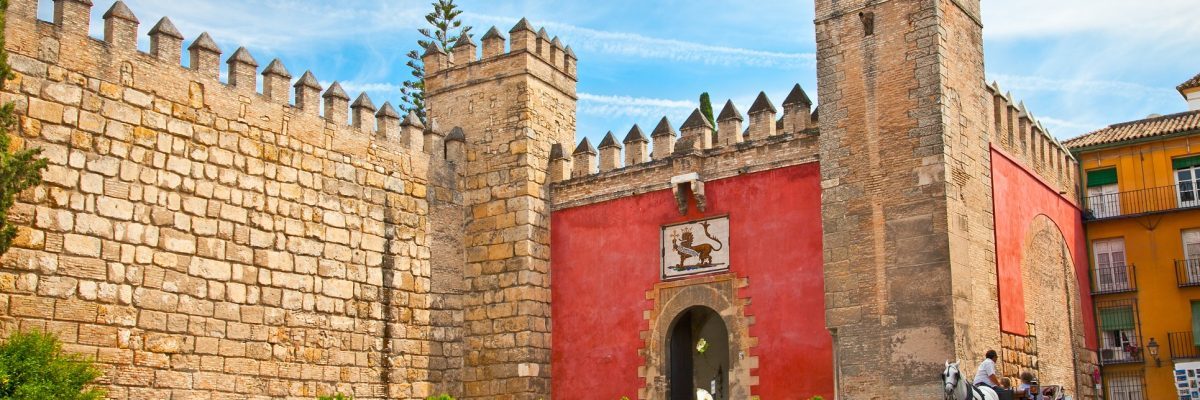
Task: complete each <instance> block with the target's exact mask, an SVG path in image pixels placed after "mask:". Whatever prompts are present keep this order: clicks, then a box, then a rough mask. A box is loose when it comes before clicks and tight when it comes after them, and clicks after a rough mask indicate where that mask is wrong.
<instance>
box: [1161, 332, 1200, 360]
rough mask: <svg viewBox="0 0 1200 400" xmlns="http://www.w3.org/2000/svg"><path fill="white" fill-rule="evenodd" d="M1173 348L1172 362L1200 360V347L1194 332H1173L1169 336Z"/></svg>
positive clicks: (1168, 339)
mask: <svg viewBox="0 0 1200 400" xmlns="http://www.w3.org/2000/svg"><path fill="white" fill-rule="evenodd" d="M1167 341H1168V342H1169V343H1170V347H1171V359H1172V360H1184V359H1196V358H1200V346H1196V341H1195V340H1194V339H1193V337H1192V332H1171V333H1168V334H1167Z"/></svg>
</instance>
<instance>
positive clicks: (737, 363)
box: [638, 273, 758, 400]
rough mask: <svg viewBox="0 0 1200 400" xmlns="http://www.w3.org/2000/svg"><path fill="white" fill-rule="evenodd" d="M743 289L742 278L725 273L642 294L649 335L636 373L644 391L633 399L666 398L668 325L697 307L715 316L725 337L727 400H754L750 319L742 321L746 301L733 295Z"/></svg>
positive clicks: (657, 287)
mask: <svg viewBox="0 0 1200 400" xmlns="http://www.w3.org/2000/svg"><path fill="white" fill-rule="evenodd" d="M748 285H749V281H748V280H747V279H746V278H738V277H737V275H736V274H733V273H726V274H720V275H707V276H700V277H694V278H688V279H682V280H676V281H669V282H661V283H659V284H656V285H654V288H652V289H650V291H649V292H647V293H646V298H647V299H649V300H650V301H651V302H653V308H651V309H650V310H649V311H646V314H645V318H646V320H647V321H648V322H649V330H648V331H643V332H642V340H643V342H644V343H645V345H644V346H643V347H642V349H641V350H639V352H640V353H641V356H642V360H643V363H642V365H641V366H640V367H638V376H639V377H641V378H643V379H645V386H643V387H642V388H641V389H639V390H638V399H641V400H649V399H665V398H667V397H666V396H667V386H668V385H667V374H668V373H669V371H668V368H669V365H668V364H667V359H666V350H667V348H668V347H667V336H668V335H670V330H671V324H672V322H674V321H675V319H676V318H677V317H679V316H680V315H681V314H683V313H684V312H686V311H688V310H690V309H692V308H693V307H698V306H703V307H708V308H710V309H712V310H713V311H716V312H717V314H718V315H720V316H721V320H722V321H724V322H725V327H726V329H727V330H728V332H729V351H730V354H729V360H730V363H731V365H730V372H729V394H730V395H729V396H728V398H731V399H753V398H754V397H752V395H751V387H752V386H755V385H758V376H756V375H754V374H753V373H752V372H751V371H752V370H755V369H757V368H758V357H757V356H751V355H750V354H751V353H750V350H751V349H752V348H754V346H756V345H757V344H758V340H757V339H756V338H754V337H751V336H750V325H751V324H753V323H754V318H753V317H747V316H746V315H745V306H746V305H748V304H750V299H749V298H745V297H741V296H739V294H738V293H739V289H742V288H745V287H746V286H748Z"/></svg>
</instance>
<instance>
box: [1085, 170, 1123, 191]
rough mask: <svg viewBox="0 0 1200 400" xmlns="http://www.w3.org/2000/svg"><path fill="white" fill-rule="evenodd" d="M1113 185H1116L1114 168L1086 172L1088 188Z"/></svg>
mask: <svg viewBox="0 0 1200 400" xmlns="http://www.w3.org/2000/svg"><path fill="white" fill-rule="evenodd" d="M1114 183H1117V169H1116V168H1109V169H1101V170H1095V171H1088V173H1087V186H1088V187H1096V186H1104V185H1111V184H1114Z"/></svg>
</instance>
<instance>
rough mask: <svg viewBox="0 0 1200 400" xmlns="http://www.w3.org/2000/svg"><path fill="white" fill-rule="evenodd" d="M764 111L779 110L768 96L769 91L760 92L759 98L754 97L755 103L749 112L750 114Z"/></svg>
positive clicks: (773, 111) (774, 111)
mask: <svg viewBox="0 0 1200 400" xmlns="http://www.w3.org/2000/svg"><path fill="white" fill-rule="evenodd" d="M764 111H769V112H772V113H776V112H778V111H777V110H776V109H775V105H774V104H771V99H769V98H767V92H758V98H756V99H754V104H751V105H750V110H749V111H748V112H749V113H750V115H754V114H758V113H760V112H764Z"/></svg>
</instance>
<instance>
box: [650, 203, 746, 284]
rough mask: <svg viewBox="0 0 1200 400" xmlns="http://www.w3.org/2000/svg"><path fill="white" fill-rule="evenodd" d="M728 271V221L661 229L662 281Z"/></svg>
mask: <svg viewBox="0 0 1200 400" xmlns="http://www.w3.org/2000/svg"><path fill="white" fill-rule="evenodd" d="M727 270H729V217H728V216H722V217H716V218H710V219H705V220H699V221H689V222H684V223H681V224H675V225H667V226H664V227H663V228H662V279H674V278H682V277H685V276H690V275H698V274H704V273H709V272H716V271H727Z"/></svg>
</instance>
